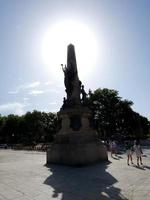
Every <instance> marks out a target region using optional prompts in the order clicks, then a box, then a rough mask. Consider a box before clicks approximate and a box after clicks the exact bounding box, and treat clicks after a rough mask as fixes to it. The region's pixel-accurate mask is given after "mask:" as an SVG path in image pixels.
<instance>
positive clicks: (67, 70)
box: [61, 44, 81, 107]
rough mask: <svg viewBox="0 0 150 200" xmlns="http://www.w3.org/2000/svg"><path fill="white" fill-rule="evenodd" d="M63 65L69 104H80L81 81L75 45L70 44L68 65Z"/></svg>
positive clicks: (69, 105)
mask: <svg viewBox="0 0 150 200" xmlns="http://www.w3.org/2000/svg"><path fill="white" fill-rule="evenodd" d="M61 66H62V70H63V72H64V84H65V87H66V93H67V100H66V102H67V106H68V107H71V106H74V105H78V104H80V88H81V81H80V80H79V78H78V71H77V64H76V57H75V50H74V46H73V45H72V44H70V45H69V46H68V52H67V66H66V65H65V66H63V65H61Z"/></svg>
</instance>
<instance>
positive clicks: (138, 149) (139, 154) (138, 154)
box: [133, 141, 143, 166]
mask: <svg viewBox="0 0 150 200" xmlns="http://www.w3.org/2000/svg"><path fill="white" fill-rule="evenodd" d="M133 148H134V152H135V154H136V157H137V166H139V161H140V164H141V165H143V163H142V154H143V152H142V149H141V146H140V144H139V143H138V142H137V141H135V144H134V147H133Z"/></svg>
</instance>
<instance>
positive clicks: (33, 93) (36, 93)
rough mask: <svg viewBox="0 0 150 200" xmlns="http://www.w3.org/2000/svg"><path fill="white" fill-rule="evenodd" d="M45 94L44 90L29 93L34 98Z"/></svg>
mask: <svg viewBox="0 0 150 200" xmlns="http://www.w3.org/2000/svg"><path fill="white" fill-rule="evenodd" d="M43 93H44V91H42V90H31V91H30V92H29V94H30V95H34V96H37V95H39V94H43Z"/></svg>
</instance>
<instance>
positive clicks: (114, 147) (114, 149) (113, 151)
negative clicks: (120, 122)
mask: <svg viewBox="0 0 150 200" xmlns="http://www.w3.org/2000/svg"><path fill="white" fill-rule="evenodd" d="M110 151H111V157H113V154H115V156H117V144H116V142H115V141H112V142H111V143H110Z"/></svg>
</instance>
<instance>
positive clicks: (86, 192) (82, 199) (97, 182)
mask: <svg viewBox="0 0 150 200" xmlns="http://www.w3.org/2000/svg"><path fill="white" fill-rule="evenodd" d="M109 165H110V162H108V161H107V162H101V163H98V164H96V165H90V166H86V167H85V166H84V167H69V166H64V165H53V164H50V165H48V166H47V167H48V169H49V170H50V172H51V173H52V174H51V175H50V176H49V177H47V179H46V180H45V181H44V184H46V185H49V186H51V187H52V188H53V189H54V191H53V194H52V197H53V198H56V199H57V198H58V199H61V200H108V199H111V200H127V198H125V197H124V196H123V195H122V194H121V190H120V189H119V188H117V187H115V186H114V184H115V183H117V179H115V177H113V176H112V175H111V174H110V173H108V172H107V168H108V167H109Z"/></svg>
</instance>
